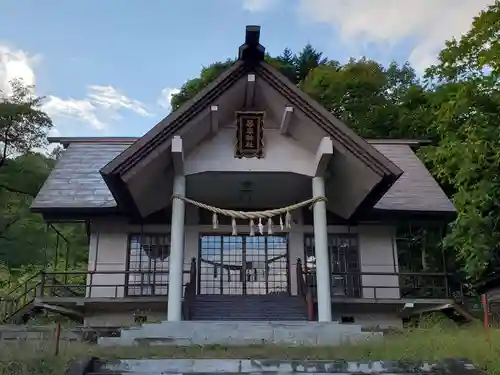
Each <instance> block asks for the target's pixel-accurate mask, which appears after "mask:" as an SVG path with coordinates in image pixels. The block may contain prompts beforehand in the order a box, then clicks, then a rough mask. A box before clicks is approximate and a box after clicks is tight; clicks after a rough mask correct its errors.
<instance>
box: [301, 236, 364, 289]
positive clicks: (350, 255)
mask: <svg viewBox="0 0 500 375" xmlns="http://www.w3.org/2000/svg"><path fill="white" fill-rule="evenodd" d="M328 254H329V258H330V272H331V288H332V296H345V297H360V296H361V276H360V275H359V272H360V264H359V249H358V236H357V235H356V234H335V233H330V234H328ZM304 255H305V257H304V258H305V259H306V264H307V267H308V268H309V270H310V272H311V273H312V274H313V275H315V272H316V271H315V269H316V259H315V255H316V254H315V252H314V235H313V234H305V235H304ZM350 273H352V274H350ZM314 279H315V278H314ZM315 283H316V280H314V284H315Z"/></svg>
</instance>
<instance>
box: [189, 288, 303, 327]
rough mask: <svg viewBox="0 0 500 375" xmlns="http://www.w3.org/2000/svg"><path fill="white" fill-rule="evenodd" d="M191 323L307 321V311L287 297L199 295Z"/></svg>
mask: <svg viewBox="0 0 500 375" xmlns="http://www.w3.org/2000/svg"><path fill="white" fill-rule="evenodd" d="M192 320H210V321H220V320H225V321H299V320H307V308H306V305H305V302H304V300H303V298H302V297H299V296H290V295H287V294H268V295H197V296H196V299H195V303H194V315H193V319H192Z"/></svg>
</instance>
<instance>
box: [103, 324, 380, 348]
mask: <svg viewBox="0 0 500 375" xmlns="http://www.w3.org/2000/svg"><path fill="white" fill-rule="evenodd" d="M381 335H382V334H381V333H380V332H373V333H372V332H363V331H362V329H361V326H359V325H347V324H339V323H337V322H326V323H325V322H298V321H290V322H286V321H285V322H242V321H238V322H228V321H181V322H162V323H158V324H144V325H143V326H141V327H137V328H129V329H123V330H122V331H121V336H120V337H102V338H100V339H99V341H98V343H99V344H100V345H107V346H114V345H138V344H150V345H251V344H284V345H340V344H342V343H353V342H359V341H363V340H366V339H371V338H376V337H381Z"/></svg>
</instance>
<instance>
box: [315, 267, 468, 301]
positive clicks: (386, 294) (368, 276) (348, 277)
mask: <svg viewBox="0 0 500 375" xmlns="http://www.w3.org/2000/svg"><path fill="white" fill-rule="evenodd" d="M452 276H453V275H452V274H449V273H445V272H332V273H331V278H330V285H331V294H332V297H333V298H335V297H337V298H348V299H349V298H370V299H397V300H399V299H404V298H410V299H433V298H434V299H437V298H440V299H458V298H460V296H462V295H463V290H462V284H461V283H451V282H450V280H451V279H452ZM306 280H307V285H308V286H309V287H310V288H311V289H312V290H313V294H314V298H316V283H317V280H316V275H315V272H314V270H312V271H311V270H309V271H308V272H307V275H306Z"/></svg>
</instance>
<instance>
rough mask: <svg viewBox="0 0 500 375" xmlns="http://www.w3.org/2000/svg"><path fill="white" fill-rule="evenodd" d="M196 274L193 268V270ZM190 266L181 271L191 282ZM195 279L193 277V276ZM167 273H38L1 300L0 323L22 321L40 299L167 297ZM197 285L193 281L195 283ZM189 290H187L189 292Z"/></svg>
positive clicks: (186, 283)
mask: <svg viewBox="0 0 500 375" xmlns="http://www.w3.org/2000/svg"><path fill="white" fill-rule="evenodd" d="M194 272H195V273H196V266H195V268H194ZM192 273H193V267H192V265H191V269H190V270H183V274H184V275H189V279H188V280H187V281H186V282H185V283H184V286H187V285H188V284H189V282H190V280H191V279H192ZM195 277H196V276H195ZM157 280H168V272H160V271H156V272H155V271H105V270H98V271H40V272H38V273H36V274H35V275H33V276H32V277H30V278H29V279H27V280H26V281H25V282H23V283H22V284H20V285H18V286H17V287H15V288H13V289H12V290H11V291H9V293H8V294H6V295H5V296H3V297H1V298H0V323H6V322H11V321H13V322H17V321H18V319H21V320H20V321H22V320H25V319H26V318H27V317H28V315H29V313H30V310H31V308H34V307H35V306H33V303H34V302H35V299H36V298H39V297H54V298H62V297H79V298H84V297H87V298H95V297H97V298H98V297H102V298H123V297H145V296H164V297H165V298H166V297H167V296H168V282H164V281H157ZM194 285H196V282H195V283H194ZM188 291H189V289H188Z"/></svg>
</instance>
